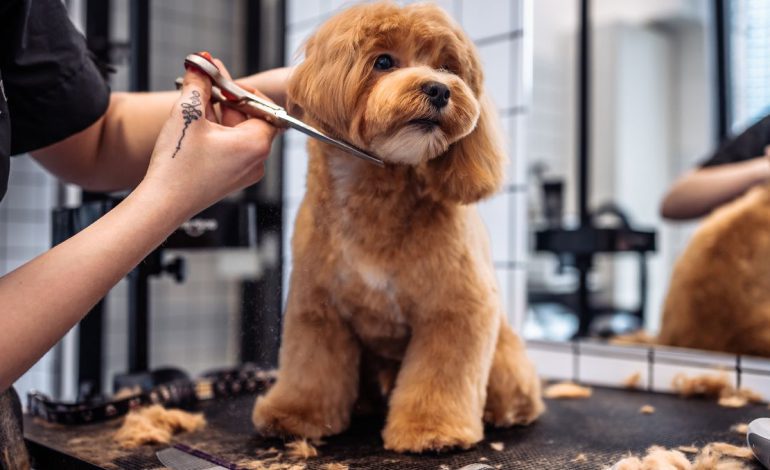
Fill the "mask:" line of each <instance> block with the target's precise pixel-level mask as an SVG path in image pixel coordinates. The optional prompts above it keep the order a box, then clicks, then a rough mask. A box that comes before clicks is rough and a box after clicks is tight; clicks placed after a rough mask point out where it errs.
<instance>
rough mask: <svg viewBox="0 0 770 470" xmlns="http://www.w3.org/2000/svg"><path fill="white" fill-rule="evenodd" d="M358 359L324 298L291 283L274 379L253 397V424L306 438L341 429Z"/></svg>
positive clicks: (268, 432) (353, 392)
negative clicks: (264, 391)
mask: <svg viewBox="0 0 770 470" xmlns="http://www.w3.org/2000/svg"><path fill="white" fill-rule="evenodd" d="M302 287H303V288H304V287H305V286H302ZM298 292H299V293H298ZM292 294H295V295H292ZM359 361H360V349H359V345H358V343H357V341H356V340H355V338H354V337H353V333H352V331H351V330H350V327H349V325H347V324H346V323H345V322H344V321H343V320H342V319H341V318H340V316H339V314H338V313H337V312H336V311H334V309H332V308H331V307H330V300H329V299H328V298H326V297H325V296H324V295H323V294H320V293H318V292H317V291H316V292H315V293H313V290H312V289H307V290H306V289H292V293H290V295H289V302H288V304H287V309H286V316H285V325H284V332H283V344H282V346H281V355H280V369H279V372H278V381H277V382H276V384H275V385H274V386H273V388H272V389H271V390H270V392H269V393H268V394H267V395H266V396H265V397H263V398H261V399H259V400H257V403H256V405H255V407H254V413H253V415H252V420H253V422H254V425H255V426H256V428H257V430H258V431H260V432H261V433H262V434H264V435H284V436H285V435H292V436H302V437H306V438H310V439H319V438H321V437H323V436H328V435H332V434H337V433H339V432H341V431H343V430H345V428H347V426H348V424H349V422H350V414H351V411H352V408H353V404H354V402H355V400H356V396H357V392H358V374H359Z"/></svg>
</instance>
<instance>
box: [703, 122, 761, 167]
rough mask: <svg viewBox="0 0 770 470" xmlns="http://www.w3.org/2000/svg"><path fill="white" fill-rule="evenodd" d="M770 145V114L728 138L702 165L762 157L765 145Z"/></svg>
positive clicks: (714, 164)
mask: <svg viewBox="0 0 770 470" xmlns="http://www.w3.org/2000/svg"><path fill="white" fill-rule="evenodd" d="M767 145H770V115H769V116H765V117H764V118H762V119H761V120H760V121H759V122H757V123H756V124H754V125H752V126H751V127H749V128H748V129H746V130H745V131H743V132H742V133H741V134H739V135H738V136H736V137H733V138H732V139H729V140H726V141H725V142H723V143H722V145H720V146H719V148H718V149H717V151H716V152H714V154H713V155H711V157H709V159H708V160H706V161H705V162H703V163H701V167H703V168H705V167H709V166H716V165H723V164H725V163H736V162H742V161H744V160H751V159H753V158H757V157H761V156H763V155H764V154H765V146H767Z"/></svg>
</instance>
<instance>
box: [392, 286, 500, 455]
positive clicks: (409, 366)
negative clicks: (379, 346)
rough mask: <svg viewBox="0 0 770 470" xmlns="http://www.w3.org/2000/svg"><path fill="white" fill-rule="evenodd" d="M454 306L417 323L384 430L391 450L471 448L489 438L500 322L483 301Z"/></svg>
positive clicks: (422, 317) (412, 450)
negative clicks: (489, 390)
mask: <svg viewBox="0 0 770 470" xmlns="http://www.w3.org/2000/svg"><path fill="white" fill-rule="evenodd" d="M452 303H454V304H455V305H453V306H452V307H450V308H448V309H447V310H441V311H436V312H432V313H427V314H424V315H421V316H420V318H417V319H416V320H414V321H413V322H412V339H411V340H410V343H409V347H408V348H407V352H406V355H405V357H404V361H403V364H402V366H401V371H400V372H399V375H398V379H397V381H396V388H395V389H394V391H393V395H392V397H391V400H390V411H389V414H388V421H387V424H386V426H385V430H384V432H383V439H384V441H385V447H386V448H387V449H390V450H394V451H397V452H422V451H426V450H444V449H450V448H455V447H460V448H468V447H470V446H472V445H474V444H476V443H477V442H479V441H480V440H481V439H482V438H483V437H484V430H483V425H482V413H483V409H484V401H485V398H486V385H487V378H488V376H489V369H490V365H491V362H492V355H493V352H494V346H495V338H496V336H497V330H498V326H499V322H498V321H497V318H496V316H495V312H494V311H493V309H491V308H489V309H486V306H484V305H479V303H478V302H473V301H468V302H452ZM474 310H475V311H474Z"/></svg>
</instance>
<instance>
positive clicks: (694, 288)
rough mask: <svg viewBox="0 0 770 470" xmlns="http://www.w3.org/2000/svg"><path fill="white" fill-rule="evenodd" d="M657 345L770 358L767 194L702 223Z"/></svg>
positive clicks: (758, 192)
mask: <svg viewBox="0 0 770 470" xmlns="http://www.w3.org/2000/svg"><path fill="white" fill-rule="evenodd" d="M658 339H659V342H660V343H662V344H666V345H671V346H681V347H690V348H698V349H708V350H715V351H725V352H731V353H738V354H752V355H762V356H770V186H768V187H759V188H755V189H753V190H751V191H750V192H749V193H747V194H746V195H744V196H743V197H741V198H739V199H737V200H736V201H733V202H731V203H729V204H727V205H725V206H724V207H722V208H720V209H718V210H717V211H715V212H714V213H713V214H712V215H711V216H709V217H708V218H707V219H706V220H705V221H704V222H703V225H702V226H701V227H700V228H699V229H698V231H697V232H696V234H695V235H694V236H693V238H692V240H691V242H690V245H689V246H688V247H687V249H686V250H685V252H684V253H683V254H682V256H681V257H680V259H679V260H678V261H677V264H676V267H675V269H674V273H673V275H672V278H671V284H670V286H669V292H668V297H667V298H666V303H665V306H664V313H663V323H662V327H661V331H660V335H659V338H658Z"/></svg>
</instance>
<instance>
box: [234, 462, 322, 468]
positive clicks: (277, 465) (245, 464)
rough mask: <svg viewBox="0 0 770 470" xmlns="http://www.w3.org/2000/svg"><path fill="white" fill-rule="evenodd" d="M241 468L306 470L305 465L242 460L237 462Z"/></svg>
mask: <svg viewBox="0 0 770 470" xmlns="http://www.w3.org/2000/svg"><path fill="white" fill-rule="evenodd" d="M236 465H238V467H239V468H245V469H246V470H305V469H306V468H307V466H306V465H305V464H304V463H281V462H265V461H264V460H241V461H238V462H236Z"/></svg>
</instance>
